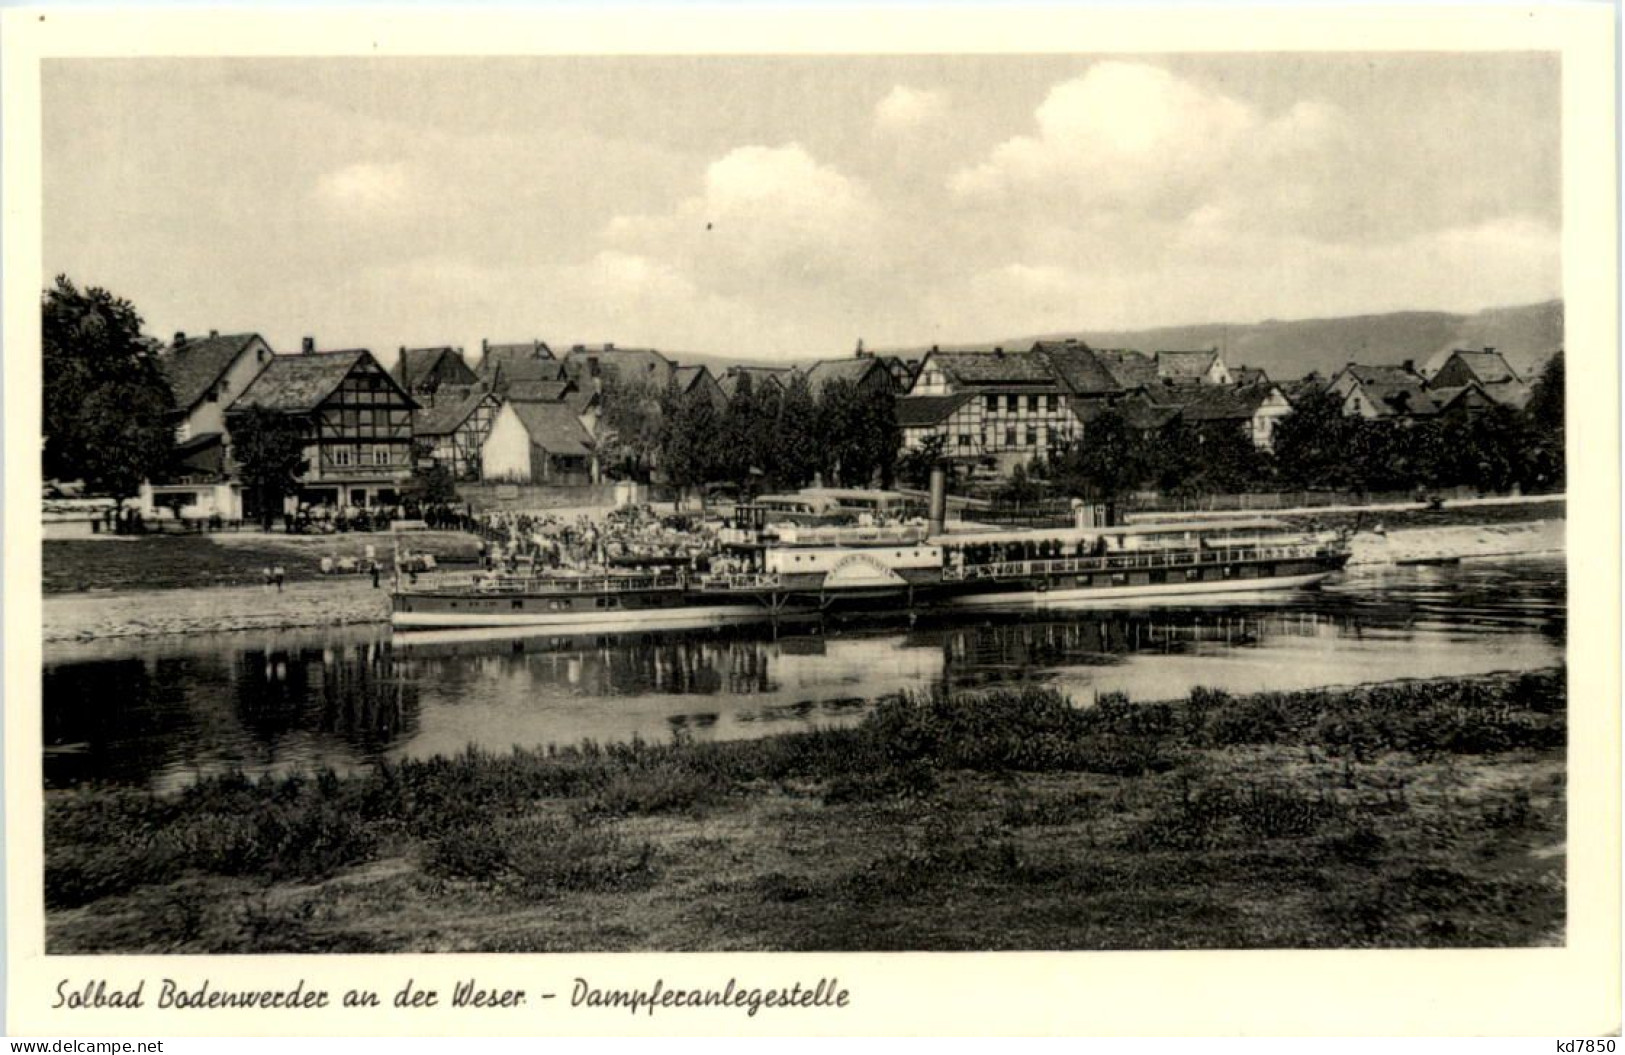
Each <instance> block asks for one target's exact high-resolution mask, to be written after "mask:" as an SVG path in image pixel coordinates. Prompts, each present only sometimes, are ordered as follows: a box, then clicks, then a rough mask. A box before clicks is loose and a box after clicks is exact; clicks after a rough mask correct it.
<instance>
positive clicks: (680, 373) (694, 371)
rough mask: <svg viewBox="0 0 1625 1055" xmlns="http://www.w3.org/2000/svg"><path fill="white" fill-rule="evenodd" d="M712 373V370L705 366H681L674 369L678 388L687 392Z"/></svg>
mask: <svg viewBox="0 0 1625 1055" xmlns="http://www.w3.org/2000/svg"><path fill="white" fill-rule="evenodd" d="M710 374H711V371H709V370H707V369H706V368H705V367H704V366H679V367H677V368H675V369H674V370H673V371H672V378H673V379H674V380H675V381H676V382H677V387H678V388H680V389H682V390H683V391H684V392H687V391H688V390H690V389H691V388H693V387H694V386H695V385H697V384H699V383H700V382H701V381H703V380H704V379H705V378H706V377H709V376H710Z"/></svg>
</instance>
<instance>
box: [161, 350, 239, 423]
mask: <svg viewBox="0 0 1625 1055" xmlns="http://www.w3.org/2000/svg"><path fill="white" fill-rule="evenodd" d="M259 336H260V335H259V334H257V333H233V334H228V335H226V336H220V335H219V334H213V333H211V334H210V335H209V336H207V337H188V338H187V339H186V340H185V341H184V342H183V343H182V344H180V345H179V346H175V345H171V346H170V347H169V348H167V349H165V350H164V351H163V352H161V353H160V354H159V357H158V367H159V369H161V370H162V371H163V373H164V378H165V380H167V381H168V382H169V390H170V392H171V393H173V395H174V397H175V407H176V409H177V410H191V409H192V408H193V407H195V406H197V404H198V401H199V400H201V399H202V398H203V397H204V396H205V395H207V394H208V392H209V389H211V388H213V387H214V386H215V385H216V384H217V383H218V382H219V381H220V378H222V377H223V376H225V373H226V371H227V370H230V369H231V364H232V363H234V362H236V361H237V357H238V356H239V355H241V354H243V352H244V351H246V350H247V349H248V347H249V345H251V344H253V343H254V342H255V341H256V340H258V339H259Z"/></svg>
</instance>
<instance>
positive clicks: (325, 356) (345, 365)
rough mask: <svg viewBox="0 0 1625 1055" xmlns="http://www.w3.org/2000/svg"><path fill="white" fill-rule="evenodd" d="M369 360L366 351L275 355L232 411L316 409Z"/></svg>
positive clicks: (235, 403)
mask: <svg viewBox="0 0 1625 1055" xmlns="http://www.w3.org/2000/svg"><path fill="white" fill-rule="evenodd" d="M368 359H372V353H371V352H369V351H367V350H366V349H359V348H358V349H351V350H349V351H333V352H306V353H303V354H299V355H276V356H272V357H271V361H270V362H268V363H266V364H265V369H264V370H261V371H260V374H259V376H258V377H256V378H254V380H253V381H252V382H250V383H249V386H248V387H247V388H246V389H244V390H243V394H242V395H241V396H238V397H237V401H236V402H234V403H233V404H232V405H231V409H232V410H247V409H248V408H250V407H263V408H265V409H266V410H276V411H281V412H283V413H289V414H303V413H307V412H309V411H312V410H315V409H316V408H317V407H318V406H320V405H321V403H322V401H323V400H324V399H326V398H327V397H328V396H330V395H332V393H333V390H334V389H335V388H337V387H339V385H340V383H342V382H343V381H344V379H345V378H346V377H348V376H349V374H350V371H351V370H354V369H355V368H356V366H357V365H359V364H360V363H361V362H363V361H365V360H368Z"/></svg>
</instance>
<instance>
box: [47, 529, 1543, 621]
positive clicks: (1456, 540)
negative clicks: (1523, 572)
mask: <svg viewBox="0 0 1625 1055" xmlns="http://www.w3.org/2000/svg"><path fill="white" fill-rule="evenodd" d="M1563 529H1564V521H1561V520H1543V521H1537V522H1534V523H1527V524H1483V525H1472V524H1467V525H1455V526H1451V527H1432V528H1407V529H1400V530H1395V531H1390V532H1388V533H1387V534H1386V535H1377V534H1373V533H1371V532H1362V533H1361V534H1359V535H1356V536H1355V538H1354V556H1353V558H1352V560H1351V561H1350V564H1351V565H1374V564H1392V563H1395V562H1397V561H1407V560H1431V559H1440V558H1450V557H1462V558H1474V557H1504V556H1522V555H1527V556H1535V555H1539V554H1550V553H1561V552H1562V551H1563V534H1564V530H1563ZM388 618H389V582H388V580H387V579H386V580H385V581H384V582H383V583H382V584H381V586H380V588H379V589H376V590H375V589H373V588H372V581H371V580H370V579H369V578H367V577H366V576H353V577H352V576H345V577H334V578H330V579H319V580H316V581H312V582H295V583H289V584H288V585H287V586H286V587H284V588H283V591H282V592H281V593H277V592H276V591H275V590H270V591H267V590H266V589H265V588H264V587H261V586H239V587H216V588H209V589H181V590H132V591H125V592H99V591H92V592H89V593H75V594H51V595H49V596H47V597H46V598H45V605H44V640H46V641H90V640H99V639H103V638H116V637H148V636H154V635H162V634H195V633H209V632H217V631H229V630H274V629H286V628H294V627H315V626H346V625H351V624H358V623H381V622H384V621H386V620H387V619H388Z"/></svg>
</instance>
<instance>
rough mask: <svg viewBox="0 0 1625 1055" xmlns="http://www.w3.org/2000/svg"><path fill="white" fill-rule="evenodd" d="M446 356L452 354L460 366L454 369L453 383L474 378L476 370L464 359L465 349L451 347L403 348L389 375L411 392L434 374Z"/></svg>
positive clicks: (460, 382)
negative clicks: (454, 377)
mask: <svg viewBox="0 0 1625 1055" xmlns="http://www.w3.org/2000/svg"><path fill="white" fill-rule="evenodd" d="M446 356H451V358H452V360H453V361H454V362H455V363H456V364H457V367H459V368H460V369H454V373H455V374H456V375H457V380H456V381H454V382H452V383H453V384H466V383H468V382H471V381H473V380H474V376H475V374H474V371H473V370H471V369H469V366H468V363H467V362H466V361H465V360H464V359H463V350H462V349H461V348H450V347H439V348H402V349H401V351H400V356H399V357H398V358H397V359H396V360H395V368H394V369H393V370H391V371H390V372H389V376H391V377H393V378H394V379H395V383H396V384H398V385H400V386H401V387H402V388H404V389H406V390H407V391H408V392H410V391H412V390H413V389H414V388H415V387H416V386H417V385H420V384H422V382H423V379H424V378H426V377H429V376H430V375H432V374H433V373H434V371H435V368H436V367H437V366H439V365H440V360H442V359H444V358H445V357H446Z"/></svg>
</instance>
